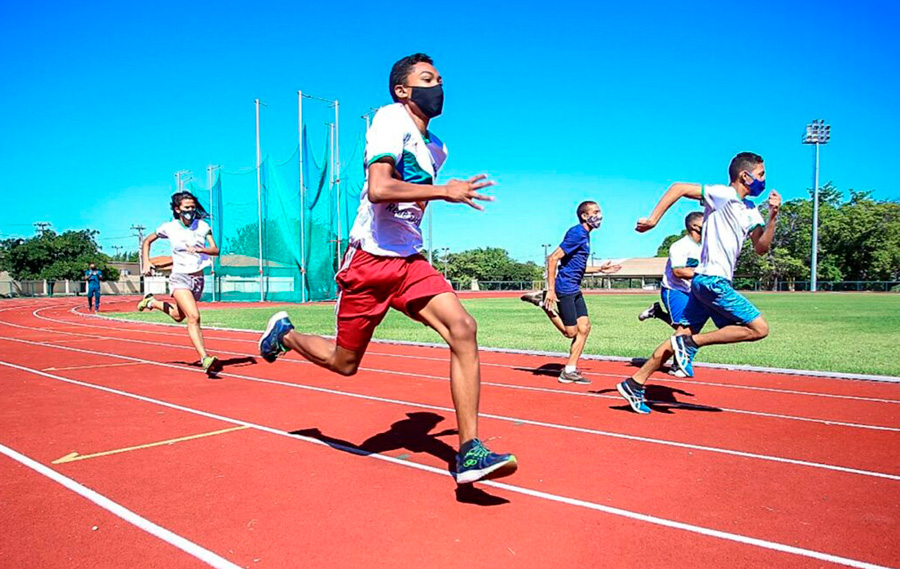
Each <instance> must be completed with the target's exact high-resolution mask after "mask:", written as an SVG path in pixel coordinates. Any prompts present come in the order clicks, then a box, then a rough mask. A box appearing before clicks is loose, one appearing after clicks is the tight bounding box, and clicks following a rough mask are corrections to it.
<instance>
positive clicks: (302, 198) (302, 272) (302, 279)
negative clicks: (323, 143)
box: [297, 91, 306, 302]
mask: <svg viewBox="0 0 900 569" xmlns="http://www.w3.org/2000/svg"><path fill="white" fill-rule="evenodd" d="M297 138H298V139H299V141H300V143H299V146H298V148H299V151H298V153H299V164H300V283H301V285H300V302H306V192H305V191H304V188H303V91H297Z"/></svg>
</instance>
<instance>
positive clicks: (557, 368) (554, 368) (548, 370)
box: [513, 363, 564, 377]
mask: <svg viewBox="0 0 900 569" xmlns="http://www.w3.org/2000/svg"><path fill="white" fill-rule="evenodd" d="M563 367H564V366H563V364H559V363H552V364H544V365H542V366H540V367H514V368H513V369H514V370H516V371H526V372H528V373H530V374H531V375H543V376H547V377H559V374H560V373H562V370H563Z"/></svg>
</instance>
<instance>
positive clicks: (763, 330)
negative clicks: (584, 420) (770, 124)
mask: <svg viewBox="0 0 900 569" xmlns="http://www.w3.org/2000/svg"><path fill="white" fill-rule="evenodd" d="M728 174H729V178H730V180H731V182H730V184H729V185H727V186H723V185H707V186H701V185H699V184H673V185H672V186H671V187H670V188H669V190H668V191H667V192H666V193H665V194H664V195H663V196H662V198H660V200H659V203H658V204H657V205H656V207H655V208H654V209H653V213H651V214H650V217H649V218H643V219H640V220H638V222H637V227H636V229H637V231H639V232H641V233H643V232H645V231H649V230H650V229H652V228H653V227H655V226H656V224H657V223H658V222H659V220H660V218H661V217H662V216H663V214H665V212H666V211H667V210H668V209H669V208H670V207H671V206H672V204H674V203H675V202H676V201H677V200H678V199H680V198H684V197H687V198H691V199H696V200H700V202H701V203H702V204H703V206H704V223H703V248H702V251H701V255H700V264H699V266H698V267H697V268H696V270H695V271H694V277H693V279H691V294H690V297H689V298H688V302H687V306H685V309H684V314H683V316H682V318H681V320H680V321H679V322H678V323H677V324H679V327H678V330H677V331H676V333H675V335H674V336H672V337H671V338H670V339H668V340H666V341H665V342H663V343H662V344H661V345H660V346H659V347H658V348H656V351H655V352H653V355H652V356H651V357H650V359H648V360H647V362H646V363H644V365H643V366H642V367H641V369H640V370H638V372H637V373H635V374H634V376H632V377H630V378H628V379H626V380H625V381H623V382H622V383H620V384H618V385H617V386H616V389H617V390H618V391H619V394H620V395H622V397H624V398H625V400H626V401H628V404H629V405H630V406H631V408H632V409H633V410H634V411H635V412H637V413H642V414H646V413H649V412H650V408H649V407H648V406H647V403H646V401H645V400H644V385H645V383H646V382H647V379H648V378H649V377H650V374H652V373H653V372H654V371H657V370H658V369H659V368H660V367H661V366H662V363H663V362H664V361H666V360H668V359H669V357H670V356H672V355H673V354H674V356H675V364H676V366H677V367H678V369H680V370H681V371H682V372H684V373H685V375H687V376H688V377H693V375H694V371H693V366H692V361H693V359H694V355H695V354H696V353H697V350H698V349H699V348H701V347H702V346H711V345H714V344H733V343H737V342H754V341H757V340H761V339H763V338H765V337H766V336H767V335H768V334H769V325H768V323H766V320H765V318H763V316H762V313H761V312H760V311H759V309H757V308H756V307H755V306H754V305H753V304H752V303H751V302H750V301H749V300H747V299H746V298H745V297H744V296H743V295H741V294H740V293H738V292H737V291H735V290H734V288H733V287H732V284H731V281H732V279H733V277H734V268H735V266H736V265H737V260H738V256H739V255H740V253H741V247H742V246H743V244H744V241H745V240H746V239H747V237H748V236H749V237H750V240H751V241H752V243H753V249H754V250H755V251H756V253H757V254H759V255H763V254H765V253H766V252H768V251H769V248H770V247H771V245H772V239H773V238H774V237H775V226H776V220H777V217H778V210H779V208H780V207H781V196H780V195H779V194H778V192H776V191H775V190H772V191H771V192H770V193H769V198H768V204H769V219H768V221H767V222H764V221H763V218H762V215H761V214H760V213H759V209H757V207H756V205H755V204H754V203H753V202H752V201H750V199H748V198H754V197H758V196H760V195H761V194H762V193H763V191H764V190H765V187H766V170H765V165H764V163H763V159H762V157H761V156H759V155H758V154H754V153H752V152H741V153H740V154H738V155H737V156H735V157H734V158H733V159H732V161H731V164H730V166H729V168H728ZM710 318H712V319H713V322H714V323H715V325H716V326H717V327H718V330H716V331H714V332H707V333H705V334H701V333H700V330H702V328H703V326H704V324H706V321H707V320H709V319H710Z"/></svg>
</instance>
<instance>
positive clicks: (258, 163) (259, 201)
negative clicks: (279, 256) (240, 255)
mask: <svg viewBox="0 0 900 569" xmlns="http://www.w3.org/2000/svg"><path fill="white" fill-rule="evenodd" d="M255 104H256V212H257V227H258V231H257V233H258V234H259V235H258V237H259V301H260V302H263V301H265V299H266V292H265V290H264V288H263V248H262V247H263V245H262V180H261V178H260V174H261V171H262V151H261V149H260V146H259V106H260V104H261V103H260V102H259V99H256V101H255Z"/></svg>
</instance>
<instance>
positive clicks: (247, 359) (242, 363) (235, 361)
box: [170, 356, 256, 377]
mask: <svg viewBox="0 0 900 569" xmlns="http://www.w3.org/2000/svg"><path fill="white" fill-rule="evenodd" d="M170 363H173V364H181V365H186V366H191V367H199V368H202V367H203V366H202V365H201V363H200V360H195V361H192V362H185V361H174V362H170ZM248 365H256V358H254V357H253V356H242V357H240V358H225V359H224V360H219V362H218V365H216V367H215V369H214V370H213V372H212V373H210V374H209V376H210V377H218V375H219V372H221V371H223V370H224V368H226V367H246V366H248Z"/></svg>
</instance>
